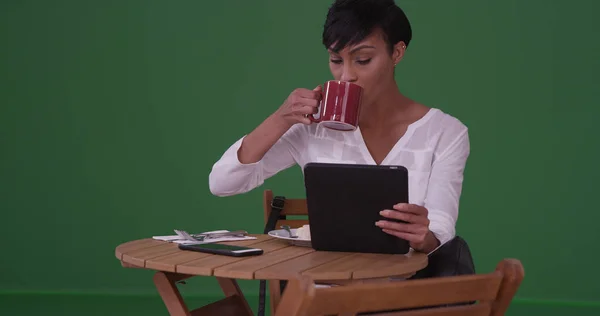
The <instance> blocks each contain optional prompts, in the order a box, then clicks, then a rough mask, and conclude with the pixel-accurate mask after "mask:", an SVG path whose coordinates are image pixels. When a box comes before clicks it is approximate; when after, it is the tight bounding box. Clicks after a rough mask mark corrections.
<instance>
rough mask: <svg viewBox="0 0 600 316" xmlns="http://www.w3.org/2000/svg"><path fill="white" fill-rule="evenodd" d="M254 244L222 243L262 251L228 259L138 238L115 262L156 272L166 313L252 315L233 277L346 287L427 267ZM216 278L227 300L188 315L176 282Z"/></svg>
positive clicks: (269, 241)
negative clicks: (303, 277) (309, 280)
mask: <svg viewBox="0 0 600 316" xmlns="http://www.w3.org/2000/svg"><path fill="white" fill-rule="evenodd" d="M252 236H254V237H256V238H257V239H255V240H244V241H232V242H223V243H224V244H231V245H238V246H252V247H256V248H260V249H263V250H264V254H263V255H260V256H250V257H229V256H219V255H212V254H206V253H200V252H193V251H183V250H180V249H179V248H178V247H177V244H174V243H169V242H164V241H159V240H154V239H140V240H135V241H130V242H126V243H124V244H121V245H119V246H118V247H117V248H116V250H115V255H116V257H117V259H119V260H120V261H121V264H122V265H123V266H124V267H129V268H145V269H151V270H155V271H157V272H156V274H155V275H154V284H155V286H156V288H157V290H158V292H159V294H160V296H161V297H162V299H163V301H164V303H165V305H166V307H167V309H168V311H169V313H170V315H173V316H189V315H193V316H199V315H252V310H251V309H250V306H249V305H248V302H247V301H246V299H245V298H244V295H243V293H242V292H241V291H240V288H239V286H238V284H237V282H236V279H247V280H253V279H255V280H256V279H258V280H289V279H292V278H295V277H298V276H299V275H308V276H310V277H311V278H312V279H314V280H315V281H317V282H326V283H334V284H345V283H348V282H370V281H377V280H389V278H390V277H409V276H411V275H413V274H414V273H415V272H416V271H418V270H421V269H422V268H424V267H425V266H426V265H427V256H426V255H425V254H422V253H414V252H411V253H409V254H407V255H385V254H365V253H343V252H322V251H315V250H314V249H312V248H306V247H297V246H292V245H290V244H289V243H287V242H285V241H283V240H280V239H276V238H273V237H270V236H268V235H252ZM196 275H200V276H213V277H216V278H217V280H218V282H219V285H220V286H221V288H222V290H223V292H224V294H225V296H226V298H225V299H223V300H220V301H217V302H215V303H212V304H209V305H206V306H204V307H201V308H198V309H196V310H193V311H189V309H188V308H187V306H186V305H185V303H184V302H183V299H182V297H181V294H180V293H179V290H178V288H177V285H176V283H177V282H179V281H181V280H184V279H186V278H190V277H192V276H196Z"/></svg>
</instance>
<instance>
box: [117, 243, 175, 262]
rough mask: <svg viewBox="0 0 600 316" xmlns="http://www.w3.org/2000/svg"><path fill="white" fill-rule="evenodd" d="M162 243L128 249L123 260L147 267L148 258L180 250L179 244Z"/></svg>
mask: <svg viewBox="0 0 600 316" xmlns="http://www.w3.org/2000/svg"><path fill="white" fill-rule="evenodd" d="M161 242H162V245H158V246H155V247H150V248H145V249H138V250H133V251H128V252H126V253H124V254H123V259H122V260H123V262H127V263H130V264H133V265H136V266H139V267H145V263H146V260H148V259H152V258H156V257H159V256H164V255H167V254H171V253H175V252H178V251H180V250H179V248H177V244H174V243H170V242H166V241H161Z"/></svg>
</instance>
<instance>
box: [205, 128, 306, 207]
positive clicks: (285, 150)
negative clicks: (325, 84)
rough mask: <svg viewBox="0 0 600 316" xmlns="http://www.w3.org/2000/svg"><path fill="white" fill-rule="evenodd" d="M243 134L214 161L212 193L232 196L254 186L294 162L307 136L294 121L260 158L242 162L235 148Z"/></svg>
mask: <svg viewBox="0 0 600 316" xmlns="http://www.w3.org/2000/svg"><path fill="white" fill-rule="evenodd" d="M244 137H245V136H244ZM244 137H242V138H241V139H239V140H238V141H236V142H235V143H234V144H233V145H231V146H230V147H229V148H228V149H227V150H226V151H225V153H224V154H223V156H222V157H221V158H220V159H219V160H218V161H217V162H216V163H215V164H214V165H213V168H212V170H211V173H210V175H209V177H208V178H209V181H208V182H209V187H210V191H211V193H212V194H214V195H216V196H231V195H236V194H241V193H246V192H248V191H251V190H253V189H254V188H257V187H258V186H260V185H262V184H263V183H264V181H265V180H266V179H268V178H270V177H272V176H273V175H275V174H277V173H278V172H280V171H282V170H284V169H287V168H289V167H291V166H293V165H295V164H296V163H297V161H298V159H299V157H300V156H301V155H302V153H303V148H304V146H305V143H306V138H307V136H306V133H305V129H304V128H303V127H302V126H301V125H300V124H296V125H294V126H292V128H290V129H289V130H288V131H287V132H286V133H285V134H284V135H283V136H282V137H281V138H280V139H279V140H278V141H277V142H276V143H275V144H274V145H273V146H272V147H271V149H269V150H268V151H267V153H266V154H265V155H264V156H263V158H262V159H261V160H260V161H258V162H255V163H251V164H243V163H241V162H240V161H239V159H238V150H239V149H240V146H241V145H242V141H243V140H244Z"/></svg>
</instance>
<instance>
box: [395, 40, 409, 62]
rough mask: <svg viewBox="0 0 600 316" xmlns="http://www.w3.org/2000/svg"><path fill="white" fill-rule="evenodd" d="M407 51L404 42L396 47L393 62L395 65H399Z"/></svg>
mask: <svg viewBox="0 0 600 316" xmlns="http://www.w3.org/2000/svg"><path fill="white" fill-rule="evenodd" d="M405 51H406V44H404V41H400V42H398V43H396V45H394V49H393V51H392V60H393V61H394V65H397V64H398V63H399V62H400V61H401V60H402V58H403V57H404V52H405Z"/></svg>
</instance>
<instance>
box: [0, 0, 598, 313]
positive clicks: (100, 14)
mask: <svg viewBox="0 0 600 316" xmlns="http://www.w3.org/2000/svg"><path fill="white" fill-rule="evenodd" d="M397 3H398V4H400V5H401V6H402V7H403V8H404V9H405V11H406V12H407V14H408V16H409V18H410V20H411V22H412V24H413V31H414V37H413V41H412V42H411V44H410V47H409V49H408V51H407V55H406V57H405V59H404V60H403V61H402V62H401V64H400V65H399V68H398V71H397V79H398V82H399V86H400V87H401V89H402V91H403V92H405V93H406V94H407V95H409V96H410V97H412V98H414V99H416V100H418V101H420V102H422V103H424V104H426V105H429V106H432V107H438V108H440V109H442V110H444V111H446V112H448V113H450V114H452V115H454V116H456V117H458V118H459V119H460V120H461V121H463V122H464V123H465V124H466V125H467V126H468V127H469V129H470V137H471V147H472V152H471V157H470V158H469V161H468V164H467V170H466V175H465V184H464V193H463V196H462V200H461V209H460V218H459V223H458V233H459V234H460V235H461V236H463V237H464V238H465V239H467V241H468V242H469V244H470V246H471V250H472V252H473V255H474V257H475V260H476V264H477V269H478V272H489V271H491V270H493V269H494V267H495V265H496V263H497V262H498V261H499V260H501V259H502V258H507V257H514V258H518V259H520V260H521V261H522V262H523V264H524V266H525V270H526V277H525V280H524V282H523V284H522V286H521V288H520V290H519V292H518V295H517V299H516V302H518V303H519V304H534V305H535V304H542V305H543V304H562V305H564V306H567V305H569V306H570V305H573V306H592V307H593V308H594V310H598V311H600V269H599V268H598V261H597V258H598V254H597V250H598V240H599V237H600V232H599V230H598V228H597V227H598V223H597V222H598V220H600V215H599V213H598V211H599V209H598V206H597V205H598V204H597V197H598V195H597V192H596V191H597V188H598V185H597V181H598V180H597V179H598V178H599V177H600V168H599V167H598V165H597V163H598V161H599V160H600V142H599V141H598V137H597V136H594V135H597V134H596V132H594V130H593V124H594V122H595V121H596V120H597V117H598V115H600V110H599V107H598V104H599V103H598V97H597V92H598V87H600V79H599V75H598V72H599V71H600V61H599V59H598V51H599V50H600V44H599V42H598V35H597V31H598V30H600V22H599V21H598V20H596V13H597V12H598V10H600V2H598V1H592V0H571V1H565V0H554V1H552V0H527V1H516V0H510V1H507V0H504V1H499V0H497V1H491V0H490V1H482V0H456V1H442V0H426V1H424V0H418V1H417V0H405V1H397ZM329 4H330V1H318V0H304V1H275V0H261V1H258V0H253V1H242V0H240V1H201V0H196V1H191V0H186V1H184V0H180V1H159V0H145V1H142V0H136V1H134V0H130V1H76V0H55V1H33V0H29V1H16V0H15V1H10V0H9V1H2V2H1V3H0V74H1V75H0V150H1V151H0V212H1V214H2V220H0V237H1V238H2V241H3V243H2V247H3V249H2V255H0V268H1V271H2V272H1V273H0V291H2V292H3V293H5V295H13V294H14V293H20V294H19V295H21V294H31V295H33V294H36V293H37V294H39V293H67V294H68V293H75V292H78V293H91V294H94V293H96V294H98V295H100V294H102V293H112V294H119V295H125V294H131V295H133V294H135V295H155V293H156V292H155V290H154V288H153V284H152V282H151V275H152V274H151V272H150V271H141V270H134V269H123V268H122V267H121V266H120V264H119V262H118V261H117V260H116V258H115V257H114V248H115V247H116V246H117V245H119V244H120V243H123V242H126V241H129V240H133V239H139V238H147V237H151V236H153V235H161V234H170V233H171V232H172V229H174V228H180V229H186V230H189V231H195V232H198V231H203V230H213V229H246V230H248V231H251V232H254V233H258V232H261V231H262V225H263V219H262V205H261V194H262V190H263V189H266V188H270V189H273V190H275V192H276V193H277V194H283V195H286V196H288V197H303V194H304V192H303V183H302V178H301V172H300V170H299V169H298V168H297V167H294V168H291V169H289V170H286V171H284V172H282V173H280V174H278V175H277V176H276V177H274V178H272V179H269V180H268V181H267V182H266V184H265V185H264V186H263V187H261V188H258V189H256V190H254V191H252V192H250V193H247V194H244V195H240V196H235V197H228V198H218V197H214V196H211V194H210V192H209V190H208V174H209V172H210V170H211V167H212V165H213V163H214V162H216V160H217V159H219V157H220V155H221V154H222V152H223V151H224V150H225V149H226V148H227V147H228V146H229V145H230V144H231V143H233V142H234V141H235V140H237V139H238V138H239V137H241V136H242V135H243V134H245V133H247V132H249V131H251V130H252V129H253V128H254V127H255V126H256V125H257V124H259V123H260V122H261V121H262V120H263V119H264V118H265V117H266V116H268V115H269V114H270V113H272V112H273V111H274V110H275V109H276V108H277V107H278V106H279V105H280V104H281V103H282V102H283V100H284V99H285V98H286V97H287V95H288V94H289V93H290V91H292V90H293V89H295V88H297V87H305V88H313V87H315V86H316V85H317V84H319V83H322V82H324V81H325V80H328V79H330V78H331V77H330V73H329V70H328V66H327V53H326V51H325V49H324V48H323V46H322V45H321V43H320V39H321V37H320V36H321V31H322V25H323V21H324V18H325V14H326V10H327V8H328V6H329ZM242 287H243V289H244V290H245V291H246V293H248V295H250V296H252V295H255V294H256V293H257V289H258V283H257V282H253V281H244V282H242ZM184 292H185V293H186V294H190V295H196V296H217V295H219V288H218V286H217V283H216V281H215V280H213V279H210V278H195V279H193V280H192V281H191V282H190V284H188V285H187V286H185V287H184ZM10 293H12V294H10ZM251 304H252V305H255V302H254V301H251Z"/></svg>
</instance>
